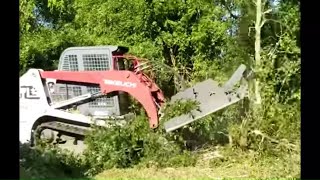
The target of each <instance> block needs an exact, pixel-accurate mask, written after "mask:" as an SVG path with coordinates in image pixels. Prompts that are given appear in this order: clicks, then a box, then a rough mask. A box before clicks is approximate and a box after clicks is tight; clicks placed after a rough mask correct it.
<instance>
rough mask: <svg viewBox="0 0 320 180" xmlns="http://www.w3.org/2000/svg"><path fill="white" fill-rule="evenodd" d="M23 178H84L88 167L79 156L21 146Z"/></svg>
mask: <svg viewBox="0 0 320 180" xmlns="http://www.w3.org/2000/svg"><path fill="white" fill-rule="evenodd" d="M20 168H21V171H20V172H21V173H22V174H21V178H26V179H39V178H41V179H42V178H43V179H46V178H82V177H85V176H84V173H85V171H86V169H87V168H88V166H87V165H86V164H85V161H83V159H82V158H81V157H79V156H76V155H73V154H70V153H67V152H64V151H62V150H60V149H57V148H53V147H42V148H39V147H37V148H32V149H31V148H30V147H29V145H28V144H22V145H20Z"/></svg>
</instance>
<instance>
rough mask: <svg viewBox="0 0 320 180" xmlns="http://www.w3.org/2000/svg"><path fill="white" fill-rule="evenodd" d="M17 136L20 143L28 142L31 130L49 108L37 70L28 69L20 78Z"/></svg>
mask: <svg viewBox="0 0 320 180" xmlns="http://www.w3.org/2000/svg"><path fill="white" fill-rule="evenodd" d="M19 90H20V102H19V104H20V113H19V121H20V126H19V132H20V133H19V134H20V135H19V136H20V141H21V143H26V142H27V141H28V140H30V137H31V136H30V135H31V128H32V125H33V124H34V122H35V121H36V120H37V119H38V117H40V116H42V115H43V114H44V113H45V112H46V110H47V109H48V108H49V104H48V101H47V96H46V93H45V91H44V87H43V84H42V81H41V78H40V74H39V70H37V69H30V70H29V71H27V72H26V73H25V74H24V75H23V76H22V77H20V89H19Z"/></svg>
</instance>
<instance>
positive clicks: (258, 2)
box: [254, 0, 263, 104]
mask: <svg viewBox="0 0 320 180" xmlns="http://www.w3.org/2000/svg"><path fill="white" fill-rule="evenodd" d="M262 13H263V12H262V0H256V22H255V44H254V50H255V68H254V70H255V72H259V69H260V66H261V56H260V52H261V27H262V25H263V24H262V22H261V20H262V17H263V14H262ZM254 95H255V101H254V102H255V104H261V96H260V82H259V79H258V78H255V79H254Z"/></svg>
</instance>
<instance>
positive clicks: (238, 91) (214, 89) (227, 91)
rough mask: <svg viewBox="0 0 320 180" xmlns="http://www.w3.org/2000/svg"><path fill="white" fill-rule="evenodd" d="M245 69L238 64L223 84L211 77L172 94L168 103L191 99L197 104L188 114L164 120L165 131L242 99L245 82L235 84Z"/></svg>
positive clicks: (245, 92)
mask: <svg viewBox="0 0 320 180" xmlns="http://www.w3.org/2000/svg"><path fill="white" fill-rule="evenodd" d="M245 70H246V66H245V65H240V66H239V68H238V69H237V70H236V71H235V72H234V74H233V75H232V76H231V78H230V79H229V80H228V81H227V82H226V83H225V84H224V85H223V86H219V84H218V83H217V82H216V81H214V80H212V79H207V80H205V81H202V82H200V83H197V84H195V85H194V86H193V87H190V88H188V89H185V90H184V91H181V92H179V93H177V94H176V95H174V96H173V97H172V98H171V101H170V103H174V102H176V101H177V100H181V101H183V100H193V101H197V102H198V103H199V106H198V108H196V109H194V110H192V111H191V112H190V113H188V114H183V115H181V116H178V117H174V118H172V119H170V120H169V121H167V122H165V123H164V127H165V130H166V131H167V132H170V131H173V130H176V129H178V128H180V127H182V126H185V125H187V124H189V123H192V122H194V121H196V120H199V119H201V118H203V117H205V116H207V115H209V114H212V113H214V112H216V111H219V110H221V109H223V108H225V107H227V106H229V105H232V104H234V103H236V102H238V101H239V100H241V99H243V98H244V97H245V96H246V94H247V84H241V85H240V87H238V88H236V87H235V85H236V84H238V82H240V80H241V79H242V77H243V74H244V72H245Z"/></svg>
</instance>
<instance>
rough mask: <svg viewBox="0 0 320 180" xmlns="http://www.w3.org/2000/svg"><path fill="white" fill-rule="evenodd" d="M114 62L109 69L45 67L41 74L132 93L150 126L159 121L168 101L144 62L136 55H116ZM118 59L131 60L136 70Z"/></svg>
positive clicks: (61, 80) (103, 89) (156, 124)
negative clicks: (122, 66) (123, 67)
mask: <svg viewBox="0 0 320 180" xmlns="http://www.w3.org/2000/svg"><path fill="white" fill-rule="evenodd" d="M112 59H113V64H114V66H113V67H112V68H111V69H110V70H107V71H42V72H40V75H41V77H42V78H44V79H46V78H51V79H55V80H56V81H57V83H70V84H79V85H99V86H100V88H101V93H103V94H105V95H106V94H109V93H111V92H117V91H123V92H126V93H128V94H130V95H131V96H133V97H134V98H135V99H136V100H137V101H139V103H141V105H142V106H143V107H144V109H145V110H146V113H147V115H148V117H149V125H150V128H156V127H158V124H159V117H158V110H159V109H160V107H161V106H162V105H163V104H164V103H165V98H164V95H163V92H162V91H161V89H160V88H159V87H158V86H157V85H156V84H155V83H154V81H153V80H152V79H151V78H150V77H148V76H147V75H146V74H145V73H143V71H142V70H141V69H140V68H141V67H140V65H141V62H140V60H139V59H138V58H137V57H135V56H130V55H129V56H128V55H114V56H113V58H112ZM118 59H124V60H131V61H132V62H133V65H134V67H133V70H132V71H130V70H119V68H118Z"/></svg>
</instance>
